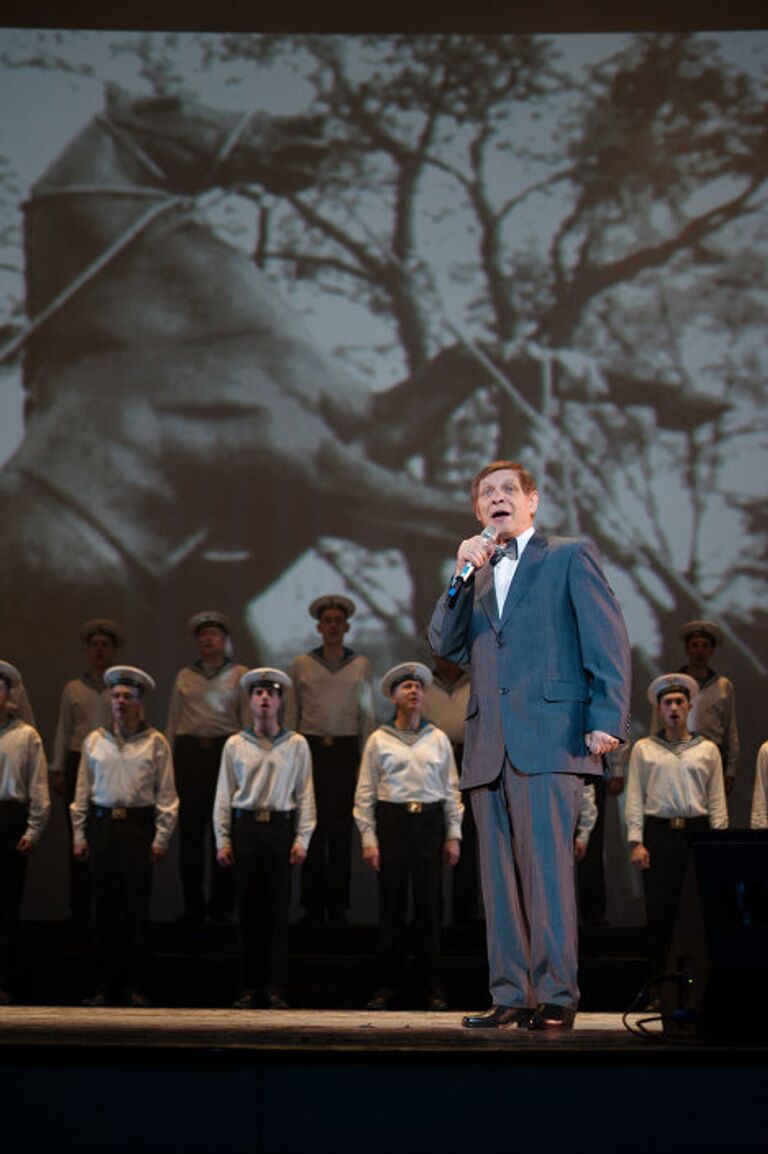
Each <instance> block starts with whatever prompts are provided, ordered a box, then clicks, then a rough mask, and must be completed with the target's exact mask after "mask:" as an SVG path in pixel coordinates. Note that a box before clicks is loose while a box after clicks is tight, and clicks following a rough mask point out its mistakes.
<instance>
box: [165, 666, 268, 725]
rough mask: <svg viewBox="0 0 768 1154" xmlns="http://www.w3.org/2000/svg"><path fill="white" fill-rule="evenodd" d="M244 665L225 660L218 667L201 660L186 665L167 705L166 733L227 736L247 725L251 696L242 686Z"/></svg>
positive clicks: (245, 670)
mask: <svg viewBox="0 0 768 1154" xmlns="http://www.w3.org/2000/svg"><path fill="white" fill-rule="evenodd" d="M247 672H248V670H247V669H246V668H245V666H244V665H236V664H235V663H234V662H232V661H225V662H224V664H223V665H221V666H219V668H218V669H213V670H211V669H206V668H205V666H204V665H203V664H202V662H195V664H194V665H186V666H185V667H184V668H183V669H180V670H179V672H178V673H177V675H176V680H175V682H174V684H173V692H172V693H171V703H170V705H169V707H168V720H167V722H166V725H165V736H166V737H167V738H168V740H169V742H170V743H171V745H173V743H174V741H175V740H176V738H177V737H182V736H185V737H228V736H229V735H230V734H232V733H237V731H238V730H239V729H241V728H242V727H243V726H245V725H247V724H248V722H249V720H250V716H251V711H250V707H249V704H248V695H247V693H245V691H244V690H242V689H241V688H240V678H241V677H242V676H243V674H245V673H247Z"/></svg>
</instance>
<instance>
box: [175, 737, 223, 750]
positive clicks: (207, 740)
mask: <svg viewBox="0 0 768 1154" xmlns="http://www.w3.org/2000/svg"><path fill="white" fill-rule="evenodd" d="M228 737H231V734H229V733H219V734H217V735H216V737H196V736H195V735H194V734H193V733H180V734H179V735H178V736H177V738H176V741H177V742H180V743H182V744H186V745H195V746H197V748H198V749H213V748H214V746H216V745H222V744H223V743H224V742H225V741H226V740H227V738H228Z"/></svg>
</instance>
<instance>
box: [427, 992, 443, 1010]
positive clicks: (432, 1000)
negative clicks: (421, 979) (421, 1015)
mask: <svg viewBox="0 0 768 1154" xmlns="http://www.w3.org/2000/svg"><path fill="white" fill-rule="evenodd" d="M424 1006H425V1008H426V1009H427V1010H431V1011H432V1013H434V1014H442V1013H443V1012H444V1011H445V1010H447V1009H448V1003H447V1002H446V1000H445V996H444V994H443V993H442V991H441V990H430V991H429V993H428V994H427V995H426V996H425V998H424Z"/></svg>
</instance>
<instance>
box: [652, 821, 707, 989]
mask: <svg viewBox="0 0 768 1154" xmlns="http://www.w3.org/2000/svg"><path fill="white" fill-rule="evenodd" d="M708 828H709V820H708V819H707V818H706V817H696V818H687V819H686V822H685V826H684V828H683V829H672V827H671V826H670V824H669V820H668V819H667V818H659V817H646V818H645V820H644V822H643V845H644V846H645V848H646V849H647V850H648V853H649V854H650V857H651V864H650V866H649V868H648V869H647V870H643V890H644V893H645V924H646V933H647V948H648V964H649V967H650V971H651V975H655V974H662V973H666V971H667V965H668V962H669V947H670V945H671V942H672V934H673V933H674V929H675V919H676V917H677V909H678V906H679V904H680V893H681V890H682V888H683V879H684V878H685V867H686V864H687V862H688V851H689V847H690V844H691V842H692V841H693V839H694V838H695V837H696V835H697V834H699V833H700V832H701V831H702V830H705V829H708Z"/></svg>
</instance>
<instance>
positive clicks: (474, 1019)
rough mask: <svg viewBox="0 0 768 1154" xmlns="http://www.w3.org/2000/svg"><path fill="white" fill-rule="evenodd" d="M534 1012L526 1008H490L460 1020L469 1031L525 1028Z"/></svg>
mask: <svg viewBox="0 0 768 1154" xmlns="http://www.w3.org/2000/svg"><path fill="white" fill-rule="evenodd" d="M534 1013H535V1010H530V1009H528V1008H527V1007H526V1006H491V1008H490V1010H486V1011H485V1012H484V1013H482V1014H467V1015H466V1016H465V1017H463V1018H462V1019H461V1024H462V1026H467V1027H468V1029H470V1030H498V1029H499V1028H500V1027H501V1026H520V1027H525V1026H527V1025H528V1023H529V1022H530V1020H531V1018H532V1017H533V1015H534Z"/></svg>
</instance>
